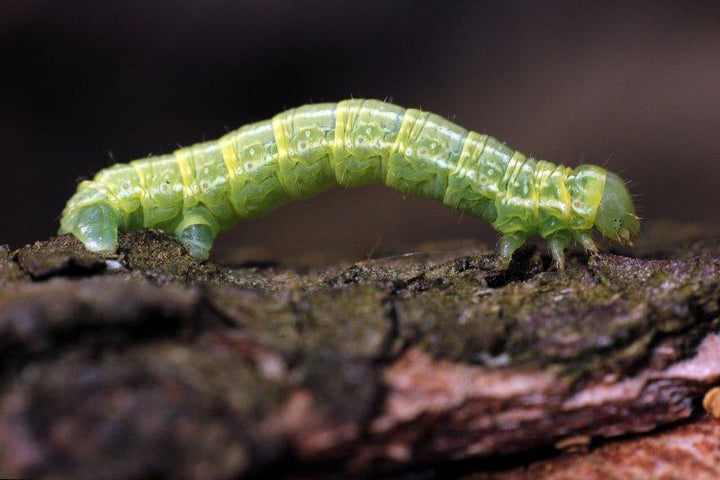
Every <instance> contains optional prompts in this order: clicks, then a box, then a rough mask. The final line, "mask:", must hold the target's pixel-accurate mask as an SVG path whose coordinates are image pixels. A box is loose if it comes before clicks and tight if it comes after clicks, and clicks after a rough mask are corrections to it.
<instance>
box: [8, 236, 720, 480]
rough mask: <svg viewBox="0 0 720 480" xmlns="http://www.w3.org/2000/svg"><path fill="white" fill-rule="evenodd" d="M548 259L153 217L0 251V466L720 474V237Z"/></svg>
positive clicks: (120, 474)
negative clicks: (217, 240) (556, 264)
mask: <svg viewBox="0 0 720 480" xmlns="http://www.w3.org/2000/svg"><path fill="white" fill-rule="evenodd" d="M549 268H550V258H549V256H548V255H546V253H545V252H544V250H543V249H542V248H538V247H537V246H532V245H531V246H528V247H525V248H523V249H521V250H520V251H519V252H518V253H517V254H516V256H515V258H514V260H513V263H512V264H511V266H510V268H509V269H508V270H500V269H498V268H497V262H496V257H495V255H494V254H493V252H492V251H491V249H489V248H487V247H486V246H484V245H482V244H479V243H477V242H472V241H456V242H446V243H436V244H426V245H420V246H417V247H416V248H413V249H411V250H410V253H408V252H407V251H406V252H398V254H397V255H394V256H385V257H382V258H372V259H367V260H364V261H360V262H355V263H334V264H330V265H323V264H315V265H303V266H298V265H282V264H278V263H273V262H260V263H258V262H245V263H242V264H237V263H235V264H233V263H227V262H226V263H222V262H220V263H213V262H208V263H205V264H200V263H197V262H195V261H194V260H193V259H192V258H191V257H190V256H189V255H188V254H187V252H186V251H185V250H184V249H183V247H182V246H181V245H180V244H178V243H177V242H176V241H175V240H173V239H172V238H170V237H168V236H165V235H163V234H161V233H159V232H154V231H148V230H139V231H135V232H129V233H125V234H123V235H121V238H120V248H119V250H118V253H117V254H114V255H99V254H93V253H89V252H86V251H85V250H84V249H83V247H82V245H81V244H80V243H79V242H77V240H75V239H74V238H73V237H70V236H62V237H55V238H51V239H49V240H46V241H41V242H37V243H35V244H33V245H28V246H26V247H23V248H21V249H19V250H16V251H13V252H11V251H9V250H8V249H7V248H5V249H0V289H1V292H0V346H1V347H2V349H1V350H0V351H1V352H2V354H1V355H2V363H0V365H2V371H1V374H2V377H3V388H2V390H1V391H0V476H2V477H32V478H65V477H67V478H70V477H72V478H98V479H103V478H108V479H111V478H149V477H153V478H158V477H173V478H244V477H248V476H253V477H255V476H258V475H260V476H263V475H265V476H267V477H268V478H296V479H300V478H303V479H311V478H347V477H349V476H356V477H367V476H376V475H380V474H382V475H384V477H383V478H403V479H406V478H448V477H449V476H454V477H455V478H460V477H462V478H503V479H504V478H612V477H611V474H612V475H615V476H621V477H622V478H641V477H639V476H638V475H641V474H642V473H645V474H647V475H649V476H652V475H653V472H655V473H657V472H663V475H666V476H669V477H672V476H673V475H674V474H678V475H679V472H682V474H683V475H684V476H691V473H690V472H694V473H692V476H694V477H696V478H717V477H718V476H720V462H718V454H717V452H718V451H720V450H719V449H718V447H720V445H719V444H720V441H718V440H717V439H718V438H719V437H718V433H719V432H720V425H719V424H718V422H717V421H716V420H713V419H711V418H710V417H709V416H708V415H707V414H706V413H705V412H704V410H703V408H702V403H701V402H702V397H703V395H704V394H705V392H707V391H708V390H710V389H711V388H712V387H713V386H714V385H715V384H717V383H718V380H719V379H720V335H718V334H717V333H716V332H717V330H718V326H719V325H720V307H719V303H720V235H719V234H718V232H717V231H716V230H712V229H708V228H706V227H703V226H697V225H677V224H670V223H655V224H649V225H648V226H647V228H646V229H645V233H644V235H643V237H642V238H641V239H640V240H639V241H638V243H637V246H636V247H635V248H633V249H631V250H615V251H611V252H610V253H602V254H597V255H592V256H588V255H586V254H584V253H582V252H573V253H571V254H570V256H569V262H568V270H567V271H565V272H557V271H552V270H550V269H549ZM712 398H714V397H712ZM712 398H711V400H712ZM711 403H712V402H710V401H707V402H706V404H707V405H709V404H711ZM687 442H690V443H691V444H692V447H691V448H689V449H688V450H687V451H685V450H682V448H681V445H685V444H687ZM578 451H580V453H577V452H578ZM683 452H686V453H687V455H686V456H685V457H682V455H681V453H683ZM680 457H682V458H683V459H682V460H672V459H673V458H680ZM643 469H644V470H643ZM638 472H640V473H638ZM592 475H595V476H594V477H593V476H592ZM633 475H635V477H633ZM703 475H705V477H703Z"/></svg>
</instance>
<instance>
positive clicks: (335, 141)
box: [60, 99, 639, 268]
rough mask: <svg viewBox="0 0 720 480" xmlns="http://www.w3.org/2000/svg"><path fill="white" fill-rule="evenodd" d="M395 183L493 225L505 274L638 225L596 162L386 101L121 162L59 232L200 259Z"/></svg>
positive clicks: (292, 114)
mask: <svg viewBox="0 0 720 480" xmlns="http://www.w3.org/2000/svg"><path fill="white" fill-rule="evenodd" d="M368 183H384V184H386V185H388V186H390V187H392V188H395V189H397V190H400V191H402V192H406V193H409V194H415V195H422V196H425V197H430V198H434V199H436V200H439V201H441V202H443V203H445V204H446V205H449V206H451V207H453V208H455V209H457V210H459V211H462V212H466V213H468V214H470V215H474V216H477V217H480V218H483V219H485V220H487V221H488V222H490V223H491V224H492V226H493V227H494V228H495V229H496V230H498V231H499V232H501V233H502V239H501V241H500V252H499V253H500V256H501V258H502V261H503V263H504V265H507V264H508V263H509V262H510V259H511V257H512V253H513V252H514V251H515V250H516V249H517V248H518V247H520V246H521V245H522V244H523V243H524V242H525V240H526V239H527V237H528V236H529V235H533V234H537V235H539V236H541V237H543V238H545V239H547V241H548V243H549V246H550V250H551V252H552V255H553V258H554V260H555V262H556V264H557V266H558V267H560V268H563V266H564V249H565V248H566V247H567V245H568V244H569V243H570V242H571V241H573V240H576V241H578V242H579V243H580V244H582V245H583V246H584V247H585V248H587V249H588V250H592V251H595V250H596V247H595V244H594V242H593V239H592V228H593V227H595V228H597V229H598V230H599V231H600V233H601V234H602V235H604V236H606V237H609V238H612V239H615V240H618V241H621V242H630V239H631V238H632V237H633V236H634V235H635V234H637V232H638V230H639V223H638V217H637V216H636V215H635V208H634V206H633V203H632V200H631V199H630V196H629V193H628V191H627V188H626V186H625V184H624V182H623V181H622V180H621V179H620V178H619V177H618V176H617V175H615V174H613V173H611V172H608V171H606V170H605V169H603V168H601V167H598V166H594V165H583V166H580V167H577V168H575V169H571V168H568V167H564V166H561V165H555V164H552V163H549V162H545V161H536V160H535V159H532V158H527V157H526V156H525V155H523V154H522V153H520V152H518V151H515V150H513V149H511V148H510V147H507V146H506V145H504V144H503V143H501V142H499V141H498V140H496V139H495V138H493V137H490V136H487V135H481V134H478V133H476V132H472V131H467V130H465V129H464V128H462V127H460V126H458V125H455V124H454V123H452V122H450V121H448V120H445V119H444V118H441V117H439V116H437V115H434V114H432V113H429V112H423V111H420V110H416V109H404V108H402V107H399V106H396V105H392V104H390V103H385V102H382V101H379V100H360V99H353V100H344V101H342V102H339V103H326V104H318V105H305V106H302V107H299V108H295V109H292V110H288V111H285V112H282V113H280V114H278V115H276V116H275V117H273V118H272V119H271V120H266V121H262V122H258V123H254V124H251V125H246V126H244V127H242V128H240V129H238V130H235V131H233V132H230V133H228V134H226V135H224V136H223V137H221V138H220V139H219V140H217V141H210V142H205V143H200V144H197V145H192V146H189V147H186V148H181V149H179V150H177V151H175V152H174V153H172V154H169V155H160V156H155V157H149V158H144V159H140V160H134V161H132V162H130V163H128V164H117V165H114V166H112V167H110V168H106V169H104V170H101V171H100V172H98V174H97V175H96V176H95V178H93V179H92V180H89V181H84V182H82V183H80V185H79V187H78V190H77V192H76V193H75V195H73V197H72V198H71V199H70V200H69V201H68V203H67V206H66V207H65V210H64V211H63V214H62V219H61V226H60V233H61V234H62V233H72V234H73V235H75V236H76V237H77V238H78V239H80V241H82V242H83V243H84V244H85V246H86V248H88V249H89V250H92V251H114V250H115V249H116V247H117V232H118V230H128V229H134V228H139V227H154V228H159V229H161V230H164V231H166V232H169V233H171V234H173V235H175V236H176V237H177V238H178V239H179V240H180V241H181V242H182V243H183V244H184V245H185V246H186V247H187V248H188V250H189V251H190V252H191V253H192V255H193V256H195V257H196V258H198V259H201V260H203V259H206V258H207V257H208V254H209V251H210V248H211V247H212V243H213V241H214V239H215V236H216V235H217V233H218V232H220V231H221V230H224V229H226V228H229V227H230V226H231V225H233V224H234V223H235V222H236V221H237V220H240V219H245V218H250V217H254V216H257V215H260V214H263V213H265V212H268V211H271V210H273V209H275V208H277V207H279V206H280V205H282V204H284V203H286V202H288V201H290V200H292V199H294V198H300V197H307V196H310V195H315V194H317V193H320V192H322V191H324V190H326V189H327V188H330V187H332V186H334V185H346V186H356V185H363V184H368Z"/></svg>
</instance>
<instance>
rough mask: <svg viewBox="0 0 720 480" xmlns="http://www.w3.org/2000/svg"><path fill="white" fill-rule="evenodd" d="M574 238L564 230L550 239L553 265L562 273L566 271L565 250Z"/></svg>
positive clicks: (549, 244)
mask: <svg viewBox="0 0 720 480" xmlns="http://www.w3.org/2000/svg"><path fill="white" fill-rule="evenodd" d="M572 238H573V237H572V235H571V234H570V233H569V232H566V231H564V230H560V231H557V232H555V233H553V234H552V235H550V236H549V237H548V246H549V247H550V253H551V254H552V258H553V264H554V266H555V268H557V269H558V270H560V271H563V270H565V249H566V248H567V246H568V245H570V242H571V241H572Z"/></svg>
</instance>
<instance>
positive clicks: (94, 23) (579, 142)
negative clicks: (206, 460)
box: [0, 0, 720, 257]
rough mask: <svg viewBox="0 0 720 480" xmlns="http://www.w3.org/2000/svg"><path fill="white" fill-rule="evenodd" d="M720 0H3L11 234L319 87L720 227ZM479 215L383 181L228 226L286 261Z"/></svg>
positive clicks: (462, 228)
mask: <svg viewBox="0 0 720 480" xmlns="http://www.w3.org/2000/svg"><path fill="white" fill-rule="evenodd" d="M719 87H720V6H719V2H711V3H707V4H702V3H692V2H667V3H663V2H648V3H643V2H619V3H611V2H567V3H561V2H506V1H501V2H469V1H468V2H448V1H443V2H409V1H386V2H368V1H365V0H362V1H355V0H353V1H344V2H330V1H326V2H320V1H291V0H279V1H246V2H237V1H230V0H204V1H190V0H183V1H176V2H169V1H150V0H145V1H142V2H140V1H124V2H101V1H95V0H93V1H85V0H82V1H80V0H73V1H72V2H57V1H49V0H48V1H40V0H23V1H14V2H13V1H7V2H3V3H2V4H0V166H1V167H2V170H1V171H2V186H1V187H0V225H1V226H0V244H1V243H7V244H9V245H10V246H11V247H18V246H21V245H22V244H24V243H26V242H30V241H33V240H37V239H42V238H45V237H47V236H49V235H51V234H54V232H55V230H56V228H57V223H58V222H57V219H58V215H59V213H60V211H61V210H62V208H63V206H64V204H65V201H66V200H67V199H68V198H69V197H70V195H71V194H72V193H73V191H74V190H75V185H76V182H77V181H78V180H79V179H81V178H85V177H89V176H92V174H94V172H95V171H97V170H99V169H100V168H103V167H106V166H108V165H111V164H112V163H115V162H126V161H129V160H131V159H134V158H137V157H142V156H145V155H147V154H150V153H153V154H158V153H165V152H169V151H171V150H173V149H175V148H176V147H177V146H179V145H182V146H184V145H189V144H191V143H195V142H198V141H202V140H207V139H214V138H216V137H219V136H220V135H222V134H223V133H224V132H226V131H227V130H231V129H235V128H237V127H239V126H241V125H243V124H245V123H247V122H251V121H256V120H261V119H265V118H268V117H270V116H272V115H273V114H275V113H277V112H279V111H281V110H283V109H286V108H290V107H294V106H298V105H301V104H305V103H309V102H322V101H337V100H340V99H343V98H347V97H350V96H353V97H375V98H387V99H391V100H392V101H394V102H395V103H398V104H400V105H403V106H406V107H410V106H414V107H422V108H424V109H427V110H431V111H433V112H435V113H438V114H441V115H444V116H446V117H449V118H451V119H454V120H455V121H456V122H457V123H459V124H461V125H463V126H464V127H466V128H469V129H473V130H477V131H480V132H483V133H489V134H491V135H493V136H495V137H498V138H500V139H502V140H504V141H506V142H507V143H508V144H509V145H511V146H512V147H514V148H516V149H518V150H521V151H523V152H524V153H526V154H532V155H534V156H536V157H540V158H545V159H548V160H552V161H555V162H560V163H565V164H568V165H571V166H575V165H578V164H580V163H587V162H589V163H597V164H600V165H604V166H606V167H607V168H609V169H612V170H614V171H616V172H618V173H620V174H621V175H622V176H623V177H624V178H626V179H628V180H630V181H632V190H633V191H634V192H635V193H637V194H639V195H640V196H639V198H638V199H637V200H638V202H639V204H640V205H641V214H642V216H643V217H645V218H653V219H654V218H670V219H677V220H692V221H703V222H707V223H709V224H719V223H720V163H719V160H720V88H719ZM457 237H480V238H483V239H487V240H488V241H493V239H494V236H493V233H492V230H491V229H490V228H489V227H488V226H487V225H486V224H485V223H484V222H482V221H480V220H476V219H472V218H468V217H467V216H465V217H461V215H460V214H458V213H457V212H455V211H453V210H452V209H449V208H446V207H443V206H442V205H440V204H437V203H435V202H433V201H430V200H427V199H420V198H407V197H404V196H403V195H401V194H399V193H397V192H394V191H391V190H389V189H387V188H384V187H380V186H371V187H365V188H361V189H358V190H353V191H342V190H335V191H331V192H328V193H325V194H323V195H321V196H319V197H316V198H314V199H309V200H304V201H299V202H295V203H293V204H291V205H288V206H286V207H284V208H282V209H280V210H278V211H276V212H274V213H272V214H270V215H267V216H265V217H263V218H259V219H256V220H252V221H248V222H244V223H241V224H238V225H237V227H236V228H235V229H233V230H231V231H229V232H227V233H225V234H224V235H223V236H221V237H220V239H219V247H220V248H219V249H218V251H222V249H223V245H224V246H225V248H227V247H228V246H236V245H241V246H243V245H244V246H259V247H262V248H263V249H265V250H264V251H265V252H268V253H267V254H268V255H272V256H278V257H285V256H288V255H296V254H299V253H303V252H307V251H310V250H326V251H339V252H344V254H345V255H348V256H349V257H362V256H364V255H367V254H368V253H369V252H371V251H374V250H377V249H383V248H386V247H388V246H392V245H398V244H406V243H409V242H416V241H425V240H437V239H444V238H457Z"/></svg>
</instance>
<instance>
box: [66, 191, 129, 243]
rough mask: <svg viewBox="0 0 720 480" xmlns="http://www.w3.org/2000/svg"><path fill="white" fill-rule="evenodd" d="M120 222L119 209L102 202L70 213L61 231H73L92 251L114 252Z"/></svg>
mask: <svg viewBox="0 0 720 480" xmlns="http://www.w3.org/2000/svg"><path fill="white" fill-rule="evenodd" d="M73 217H74V218H73ZM119 224H120V216H119V215H118V213H117V211H116V210H115V209H114V208H113V207H112V206H110V204H108V203H106V202H101V203H97V204H95V205H89V206H87V207H80V208H78V210H77V211H75V212H72V213H71V214H69V215H68V218H67V219H65V221H64V222H63V225H62V227H61V228H60V232H59V233H61V234H62V233H72V234H73V235H75V236H76V237H77V238H78V240H80V241H81V242H82V243H83V244H84V245H85V248H87V249H88V250H90V251H92V252H114V251H115V250H116V249H117V243H118V240H117V237H118V226H119Z"/></svg>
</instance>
